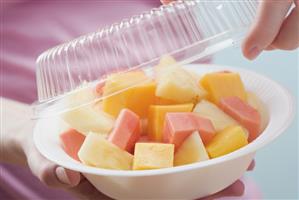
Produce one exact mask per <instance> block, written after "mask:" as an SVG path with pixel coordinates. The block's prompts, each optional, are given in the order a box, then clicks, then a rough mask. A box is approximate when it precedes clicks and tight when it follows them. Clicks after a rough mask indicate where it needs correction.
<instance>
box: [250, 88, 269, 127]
mask: <svg viewBox="0 0 299 200" xmlns="http://www.w3.org/2000/svg"><path fill="white" fill-rule="evenodd" d="M247 103H248V104H249V105H250V106H252V107H253V108H255V109H256V110H257V111H258V112H259V113H260V116H261V127H260V131H259V132H260V133H261V132H262V131H263V130H264V129H265V128H266V127H267V124H268V122H269V113H268V112H267V108H266V105H265V104H264V102H262V100H261V99H259V97H257V96H256V95H255V94H254V93H253V92H250V91H247Z"/></svg>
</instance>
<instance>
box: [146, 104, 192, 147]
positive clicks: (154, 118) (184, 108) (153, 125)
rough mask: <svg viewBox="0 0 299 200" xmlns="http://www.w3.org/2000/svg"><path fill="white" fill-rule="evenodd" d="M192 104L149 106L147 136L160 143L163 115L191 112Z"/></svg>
mask: <svg viewBox="0 0 299 200" xmlns="http://www.w3.org/2000/svg"><path fill="white" fill-rule="evenodd" d="M192 108H193V104H192V103H189V104H178V105H151V106H150V108H149V114H148V135H149V137H150V138H151V139H152V140H154V141H158V142H161V141H162V139H163V125H164V120H165V115H166V113H168V112H191V111H192Z"/></svg>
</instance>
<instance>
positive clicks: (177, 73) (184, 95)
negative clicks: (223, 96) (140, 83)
mask: <svg viewBox="0 0 299 200" xmlns="http://www.w3.org/2000/svg"><path fill="white" fill-rule="evenodd" d="M175 64H176V62H175V60H174V59H173V58H172V57H170V56H165V57H162V58H161V61H160V64H159V65H158V66H156V80H157V89H156V96H157V97H161V98H164V99H169V100H173V101H176V102H178V103H190V102H196V101H198V100H199V99H201V98H203V96H205V95H206V92H205V91H204V90H203V89H202V88H201V87H198V84H197V81H196V79H195V78H194V76H192V75H191V74H190V73H189V72H188V71H186V70H184V69H183V68H182V67H180V66H178V65H175Z"/></svg>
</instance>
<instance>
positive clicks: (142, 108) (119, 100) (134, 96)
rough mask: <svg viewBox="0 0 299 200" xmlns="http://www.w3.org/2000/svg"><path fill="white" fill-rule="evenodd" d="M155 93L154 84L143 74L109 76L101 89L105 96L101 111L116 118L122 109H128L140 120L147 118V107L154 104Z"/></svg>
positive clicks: (138, 72)
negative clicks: (140, 118)
mask: <svg viewBox="0 0 299 200" xmlns="http://www.w3.org/2000/svg"><path fill="white" fill-rule="evenodd" d="M155 91H156V84H155V82H153V81H151V80H150V79H149V78H148V77H146V75H145V74H144V73H143V72H140V71H137V72H127V73H124V74H115V75H111V76H110V77H108V79H107V81H106V84H105V86H104V88H103V95H104V96H107V97H106V98H104V100H103V110H104V111H105V112H107V113H109V114H111V115H113V116H114V117H117V115H118V114H119V112H120V111H121V110H122V109H123V108H128V109H130V110H132V111H133V112H135V113H136V114H137V115H139V116H140V117H142V118H143V117H147V113H148V107H149V105H151V104H154V102H155V98H156V97H155ZM113 93H114V94H113ZM109 95H110V96H109ZM111 95H112V96H111Z"/></svg>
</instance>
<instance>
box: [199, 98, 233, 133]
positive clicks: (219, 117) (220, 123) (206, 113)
mask: <svg viewBox="0 0 299 200" xmlns="http://www.w3.org/2000/svg"><path fill="white" fill-rule="evenodd" d="M193 112H194V113H195V114H197V115H199V116H201V117H203V118H207V119H209V120H211V122H212V124H213V127H214V128H215V130H216V132H219V131H221V130H223V129H224V128H226V127H228V126H231V125H237V124H238V123H237V122H236V121H235V120H234V119H233V118H231V117H230V116H229V115H227V114H226V113H225V112H223V111H222V110H221V109H220V108H218V106H216V105H215V104H213V103H211V102H209V101H206V100H202V101H200V102H199V103H198V104H197V105H196V106H195V108H194V110H193Z"/></svg>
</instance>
